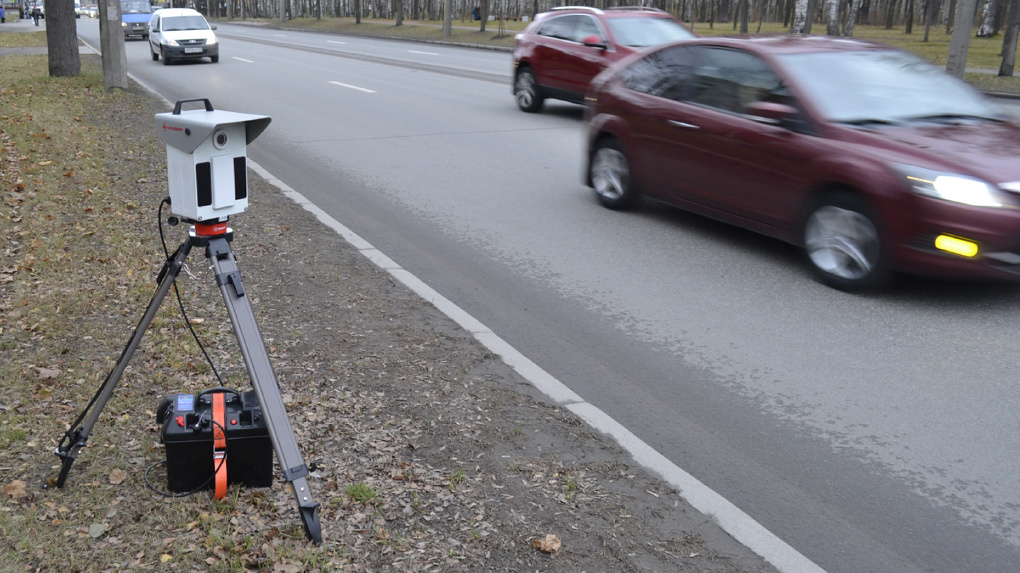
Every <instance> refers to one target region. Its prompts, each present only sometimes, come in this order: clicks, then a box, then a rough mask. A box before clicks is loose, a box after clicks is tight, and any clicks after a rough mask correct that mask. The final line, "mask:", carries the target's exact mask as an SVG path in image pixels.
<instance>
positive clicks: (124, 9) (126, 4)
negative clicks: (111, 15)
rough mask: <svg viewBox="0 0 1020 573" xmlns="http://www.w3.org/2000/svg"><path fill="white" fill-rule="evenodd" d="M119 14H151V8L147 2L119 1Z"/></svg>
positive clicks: (142, 0) (144, 0)
mask: <svg viewBox="0 0 1020 573" xmlns="http://www.w3.org/2000/svg"><path fill="white" fill-rule="evenodd" d="M120 12H121V14H149V13H150V12H152V6H150V5H149V0H121V2H120Z"/></svg>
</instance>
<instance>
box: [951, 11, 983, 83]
mask: <svg viewBox="0 0 1020 573" xmlns="http://www.w3.org/2000/svg"><path fill="white" fill-rule="evenodd" d="M976 8H977V0H960V2H959V3H958V4H957V5H956V25H955V26H954V27H953V36H952V37H951V38H950V39H949V57H947V58H946V71H947V72H949V73H950V74H952V75H954V76H956V77H958V78H962V77H963V72H964V70H966V69H967V51H968V50H969V49H970V33H971V30H973V29H974V11H975V9H976Z"/></svg>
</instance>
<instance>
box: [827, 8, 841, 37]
mask: <svg viewBox="0 0 1020 573" xmlns="http://www.w3.org/2000/svg"><path fill="white" fill-rule="evenodd" d="M824 10H825V33H826V35H829V36H838V35H839V0H825V7H824Z"/></svg>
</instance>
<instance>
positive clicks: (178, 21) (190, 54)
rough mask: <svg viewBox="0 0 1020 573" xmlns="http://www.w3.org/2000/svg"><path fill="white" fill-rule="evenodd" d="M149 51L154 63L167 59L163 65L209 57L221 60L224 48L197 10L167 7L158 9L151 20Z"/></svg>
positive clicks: (211, 27)
mask: <svg viewBox="0 0 1020 573" xmlns="http://www.w3.org/2000/svg"><path fill="white" fill-rule="evenodd" d="M148 28H149V51H150V52H151V53H152V60H153V61H158V60H159V59H160V58H163V64H165V65H170V63H171V62H172V61H174V60H184V59H195V58H209V59H210V60H212V63H214V64H215V63H216V62H218V61H220V45H219V43H218V42H217V40H216V34H215V33H214V32H213V30H215V29H216V26H210V25H209V22H207V21H206V20H205V17H204V16H202V14H201V13H199V12H198V11H196V10H192V9H190V8H166V9H163V10H158V11H157V12H156V13H155V14H153V15H152V18H151V19H150V20H149V26H148Z"/></svg>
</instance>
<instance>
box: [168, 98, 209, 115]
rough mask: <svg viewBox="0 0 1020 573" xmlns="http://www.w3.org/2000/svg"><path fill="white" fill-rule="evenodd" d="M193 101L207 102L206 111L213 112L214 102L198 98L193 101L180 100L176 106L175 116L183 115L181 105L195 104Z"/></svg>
mask: <svg viewBox="0 0 1020 573" xmlns="http://www.w3.org/2000/svg"><path fill="white" fill-rule="evenodd" d="M193 101H201V102H205V111H213V107H212V102H210V101H209V98H205V97H197V98H193V99H179V100H177V105H175V106H174V115H181V105H182V104H186V103H190V102H193Z"/></svg>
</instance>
